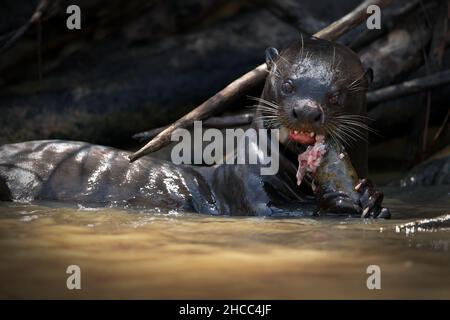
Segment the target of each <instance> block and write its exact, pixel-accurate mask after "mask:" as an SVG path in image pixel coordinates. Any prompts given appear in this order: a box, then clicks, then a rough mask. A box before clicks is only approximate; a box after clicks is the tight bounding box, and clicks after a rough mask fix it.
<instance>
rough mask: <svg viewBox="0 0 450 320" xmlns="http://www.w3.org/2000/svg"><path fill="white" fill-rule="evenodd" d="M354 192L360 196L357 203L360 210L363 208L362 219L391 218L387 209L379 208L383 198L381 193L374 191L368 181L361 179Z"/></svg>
mask: <svg viewBox="0 0 450 320" xmlns="http://www.w3.org/2000/svg"><path fill="white" fill-rule="evenodd" d="M356 188H358V189H356ZM355 190H357V191H358V192H359V194H360V199H359V202H360V205H361V208H363V213H362V215H361V217H362V218H370V217H373V218H384V219H389V218H390V217H391V213H390V211H389V209H387V208H383V207H382V206H381V205H382V202H383V198H384V195H383V193H382V192H380V191H376V190H375V188H374V187H373V185H372V183H371V181H370V180H368V179H361V180H360V183H359V184H358V185H357V186H356V187H355Z"/></svg>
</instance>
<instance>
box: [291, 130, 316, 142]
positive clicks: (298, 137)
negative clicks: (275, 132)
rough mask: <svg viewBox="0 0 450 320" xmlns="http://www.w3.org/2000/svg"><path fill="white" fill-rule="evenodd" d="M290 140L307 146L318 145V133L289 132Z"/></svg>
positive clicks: (304, 131)
mask: <svg viewBox="0 0 450 320" xmlns="http://www.w3.org/2000/svg"><path fill="white" fill-rule="evenodd" d="M289 139H291V140H293V141H295V142H298V143H301V144H306V145H312V144H314V143H316V133H315V132H313V131H306V130H301V131H299V130H291V131H289Z"/></svg>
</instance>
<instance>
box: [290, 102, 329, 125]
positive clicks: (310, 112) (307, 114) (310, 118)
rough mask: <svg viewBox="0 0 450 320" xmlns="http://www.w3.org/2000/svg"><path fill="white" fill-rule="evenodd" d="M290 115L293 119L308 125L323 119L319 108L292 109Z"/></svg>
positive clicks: (300, 107)
mask: <svg viewBox="0 0 450 320" xmlns="http://www.w3.org/2000/svg"><path fill="white" fill-rule="evenodd" d="M292 113H293V116H294V118H296V119H299V120H301V121H304V122H308V123H317V122H321V121H322V117H323V114H322V111H321V110H320V108H317V107H311V106H298V107H294V108H293V110H292Z"/></svg>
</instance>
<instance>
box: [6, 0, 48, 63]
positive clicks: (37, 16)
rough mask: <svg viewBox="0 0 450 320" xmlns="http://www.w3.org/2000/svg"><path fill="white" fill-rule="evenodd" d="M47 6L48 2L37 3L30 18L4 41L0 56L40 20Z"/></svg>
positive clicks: (42, 0)
mask: <svg viewBox="0 0 450 320" xmlns="http://www.w3.org/2000/svg"><path fill="white" fill-rule="evenodd" d="M49 4H50V1H49V0H41V1H39V4H38V5H37V7H36V10H35V11H34V13H33V15H32V16H31V18H30V19H29V20H28V21H27V22H26V23H25V24H24V25H23V26H21V27H20V28H19V29H17V31H16V32H14V34H13V35H12V36H11V38H9V39H8V41H6V43H5V44H4V45H3V46H2V47H1V48H0V54H2V53H4V52H5V51H7V50H8V49H10V48H11V47H12V46H13V45H14V43H15V42H16V41H17V40H19V39H20V37H22V36H23V35H24V34H25V32H27V30H28V29H29V28H30V26H31V25H32V24H33V23H36V22H38V21H40V20H41V18H42V15H43V13H44V11H45V10H46V9H47V7H48V5H49Z"/></svg>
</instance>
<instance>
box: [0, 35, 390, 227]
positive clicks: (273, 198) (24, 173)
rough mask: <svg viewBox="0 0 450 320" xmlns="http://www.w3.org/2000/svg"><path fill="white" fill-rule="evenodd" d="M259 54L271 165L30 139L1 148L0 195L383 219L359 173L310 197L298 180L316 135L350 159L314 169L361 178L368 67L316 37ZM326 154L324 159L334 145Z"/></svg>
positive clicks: (261, 116) (260, 110) (262, 121)
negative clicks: (181, 159)
mask: <svg viewBox="0 0 450 320" xmlns="http://www.w3.org/2000/svg"><path fill="white" fill-rule="evenodd" d="M266 59H267V65H268V76H267V80H266V83H265V87H264V90H263V93H262V95H261V97H260V98H255V99H256V100H258V105H257V107H256V114H255V118H254V121H253V123H252V127H253V128H255V129H258V128H265V129H274V128H277V129H280V132H281V134H280V141H279V142H280V143H281V147H280V150H279V155H278V156H279V170H278V172H277V173H276V174H274V175H261V174H260V165H241V164H234V165H233V164H218V165H215V166H209V167H208V166H188V165H175V164H173V163H171V162H168V161H162V160H157V159H153V158H151V157H145V158H142V159H139V160H137V161H135V162H133V163H132V164H129V163H128V157H129V155H130V153H129V152H126V151H120V150H117V149H114V148H109V147H102V146H95V145H91V144H88V143H83V142H71V141H57V140H54V141H32V142H24V143H17V144H11V145H4V146H2V147H0V182H1V188H0V192H1V193H2V197H1V199H3V200H5V199H6V200H13V201H20V200H25V201H34V200H59V201H67V202H74V203H80V202H81V203H90V204H100V205H113V206H125V207H132V208H144V209H152V208H158V209H162V210H177V211H190V212H199V213H205V214H213V215H258V216H280V215H283V216H284V215H288V216H290V215H310V214H335V213H339V214H342V213H345V214H346V215H358V216H362V217H383V218H388V217H389V216H390V214H389V211H388V210H387V209H385V208H382V206H381V201H382V199H383V195H382V193H380V192H377V191H375V190H374V188H373V186H372V184H371V183H370V181H368V180H366V179H362V180H359V179H358V178H357V179H356V180H355V179H353V180H352V181H356V182H355V183H354V184H353V185H352V188H353V189H354V190H334V189H333V190H331V189H329V188H316V189H315V197H316V198H315V197H314V193H313V192H312V189H311V187H310V186H311V184H310V182H311V177H310V176H309V177H306V178H305V183H302V185H301V186H300V187H299V186H298V185H297V179H296V172H297V171H298V170H297V167H298V155H299V154H301V153H302V152H303V151H305V149H306V148H307V147H308V146H311V145H314V144H315V143H316V140H318V138H319V137H320V138H321V139H322V138H323V139H324V141H325V143H327V145H329V146H331V147H330V148H336V150H337V149H338V148H341V147H342V148H344V147H345V148H346V149H345V150H344V152H348V154H349V159H350V160H349V161H333V164H334V165H332V166H331V165H330V166H327V165H322V166H319V168H318V169H317V170H319V171H318V172H317V173H316V176H317V177H319V176H320V177H326V176H330V175H327V172H328V171H329V170H332V171H333V172H328V173H330V174H331V173H332V176H333V179H334V181H335V182H336V183H335V184H334V185H337V186H343V185H345V186H348V185H349V184H348V183H345V181H347V180H348V179H349V176H348V174H349V173H350V172H352V170H351V169H349V168H350V167H351V168H353V166H354V170H355V171H356V172H357V176H358V177H363V178H365V177H366V174H367V130H368V126H367V121H366V120H367V118H366V116H365V114H366V101H365V94H366V90H367V87H368V84H369V81H368V79H369V78H370V71H369V72H366V71H365V70H364V69H363V68H362V66H361V63H360V61H359V59H358V57H357V56H356V54H354V53H353V52H352V51H351V50H350V49H348V48H346V47H343V46H341V45H338V44H335V43H332V42H329V41H325V40H319V39H316V38H308V39H303V38H302V39H301V41H298V43H295V44H294V45H292V46H290V47H288V48H287V49H285V50H283V51H281V53H279V52H278V51H277V50H276V49H273V48H271V49H268V50H267V52H266ZM330 142H332V143H330ZM249 143H254V142H249ZM256 147H258V146H256ZM249 150H255V149H252V148H250V149H249ZM272 151H274V150H272ZM258 154H259V153H258ZM327 154H328V156H327V155H325V156H324V159H322V160H323V161H324V163H327V159H329V157H333V155H334V154H336V153H333V152H330V151H328V153H327ZM339 154H340V153H339ZM272 156H273V155H272ZM327 157H328V158H327ZM319 180H320V179H319ZM339 180H342V181H343V183H340V181H339ZM318 182H320V181H318ZM355 184H356V185H355ZM319 185H322V186H324V185H323V184H321V183H319ZM231 186H232V187H231ZM317 190H321V191H320V193H319V192H318V191H317ZM314 208H316V209H314Z"/></svg>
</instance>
